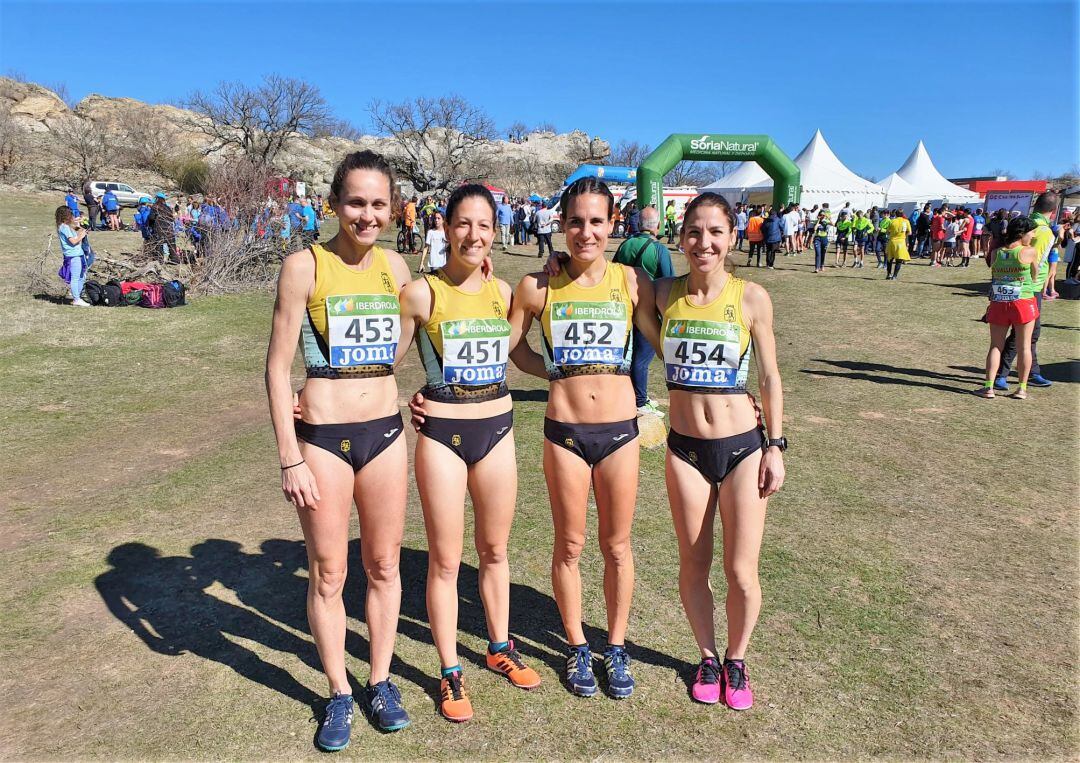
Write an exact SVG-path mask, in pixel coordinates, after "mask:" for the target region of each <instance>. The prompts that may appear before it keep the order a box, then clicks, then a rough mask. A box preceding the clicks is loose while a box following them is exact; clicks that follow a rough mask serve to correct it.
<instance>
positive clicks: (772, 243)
mask: <svg viewBox="0 0 1080 763" xmlns="http://www.w3.org/2000/svg"><path fill="white" fill-rule="evenodd" d="M761 233H762V235H763V236H764V237H765V267H767V268H768V269H769V270H772V269H773V264H774V263H775V262H776V253H777V252H778V251H779V250H780V244H782V243H783V241H784V231H783V228H782V227H781V226H780V215H778V214H777V213H776V210H775V209H770V210H769V216H768V217H767V218H765V222H763V223H762V224H761ZM760 263H761V255H760V254H759V255H758V264H759V266H760Z"/></svg>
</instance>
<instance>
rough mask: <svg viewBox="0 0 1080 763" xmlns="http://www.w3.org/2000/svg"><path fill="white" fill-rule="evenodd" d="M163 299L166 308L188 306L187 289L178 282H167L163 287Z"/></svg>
mask: <svg viewBox="0 0 1080 763" xmlns="http://www.w3.org/2000/svg"><path fill="white" fill-rule="evenodd" d="M161 291H162V297H163V298H164V300H165V307H180V306H182V305H186V304H187V300H186V299H185V298H184V297H185V295H186V294H187V287H186V286H184V284H182V283H180V282H179V281H177V280H175V279H174V280H172V281H166V282H165V284H164V285H163V286H162V287H161Z"/></svg>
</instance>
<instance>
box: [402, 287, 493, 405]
mask: <svg viewBox="0 0 1080 763" xmlns="http://www.w3.org/2000/svg"><path fill="white" fill-rule="evenodd" d="M425 280H427V283H428V287H429V288H430V289H431V294H432V298H433V299H432V306H431V317H430V318H428V320H427V321H426V322H425V323H424V325H423V328H422V329H421V331H420V333H419V335H418V337H417V340H416V345H417V349H418V350H419V352H420V360H421V362H422V363H423V364H424V371H425V372H426V373H427V385H426V386H425V387H424V389H423V395H424V397H426V398H428V399H430V400H435V401H437V402H440V403H479V402H483V401H485V400H494V399H496V398H500V397H504V396H505V395H508V394H510V390H509V388H508V387H507V386H506V369H507V360H508V358H509V355H510V323H509V322H508V321H507V320H506V313H507V310H506V300H505V299H503V295H502V292H500V291H499V284H498V282H496V281H495V280H491V281H484V282H482V285H481V286H480V290H479V291H477V292H467V291H463V290H462V289H461V288H459V287H457V286H455V285H454V284H453V283H451V282H450V280H449V279H448V278H447V277H446V274H445V273H444V272H443V271H442V270H439V271H438V272H437V273H436V274H434V275H429V276H425Z"/></svg>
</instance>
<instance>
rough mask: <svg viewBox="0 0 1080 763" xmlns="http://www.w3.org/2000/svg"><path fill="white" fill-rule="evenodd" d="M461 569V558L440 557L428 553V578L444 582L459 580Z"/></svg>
mask: <svg viewBox="0 0 1080 763" xmlns="http://www.w3.org/2000/svg"><path fill="white" fill-rule="evenodd" d="M460 569H461V557H460V556H457V557H452V556H440V555H437V554H432V553H430V552H429V553H428V577H429V578H436V579H438V580H441V581H444V582H452V581H455V580H457V577H458V570H460Z"/></svg>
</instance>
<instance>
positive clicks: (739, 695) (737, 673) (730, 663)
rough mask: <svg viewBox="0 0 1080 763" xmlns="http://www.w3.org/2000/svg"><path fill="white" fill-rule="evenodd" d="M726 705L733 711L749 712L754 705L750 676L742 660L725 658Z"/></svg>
mask: <svg viewBox="0 0 1080 763" xmlns="http://www.w3.org/2000/svg"><path fill="white" fill-rule="evenodd" d="M723 681H724V704H726V705H727V706H728V707H730V708H731V709H732V710H749V709H750V708H751V707H753V705H754V693H753V692H752V691H750V676H749V674H748V673H747V672H746V663H745V662H743V661H742V660H729V659H727V658H724V670H723Z"/></svg>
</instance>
